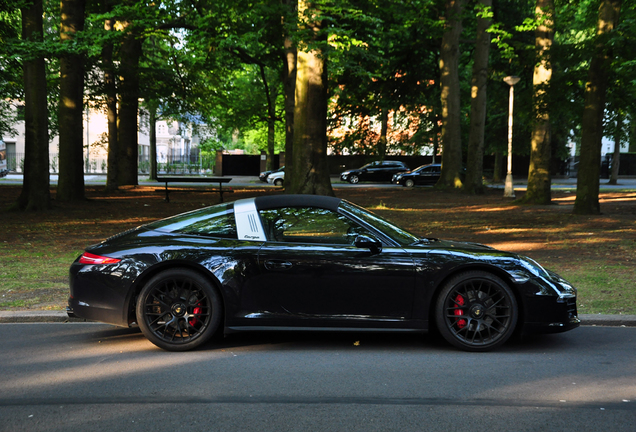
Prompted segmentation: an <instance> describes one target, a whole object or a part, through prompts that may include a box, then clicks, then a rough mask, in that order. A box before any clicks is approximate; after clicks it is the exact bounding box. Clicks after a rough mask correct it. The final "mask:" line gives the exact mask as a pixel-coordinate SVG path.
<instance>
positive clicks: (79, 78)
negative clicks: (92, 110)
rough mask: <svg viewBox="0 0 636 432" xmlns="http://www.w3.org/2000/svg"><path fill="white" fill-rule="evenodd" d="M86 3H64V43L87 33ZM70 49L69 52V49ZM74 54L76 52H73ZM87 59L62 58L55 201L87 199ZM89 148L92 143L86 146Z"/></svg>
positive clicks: (67, 0) (69, 0)
mask: <svg viewBox="0 0 636 432" xmlns="http://www.w3.org/2000/svg"><path fill="white" fill-rule="evenodd" d="M84 9H85V0H62V2H61V17H62V20H61V25H60V39H61V41H62V45H63V46H64V45H65V46H66V47H68V46H70V45H72V44H73V42H74V39H75V34H76V33H77V32H80V31H82V30H83V29H84ZM67 49H69V48H67ZM70 50H72V48H70ZM83 108H84V59H83V55H81V54H77V53H66V54H63V55H62V57H61V58H60V101H59V118H58V120H59V126H60V135H59V146H60V149H59V150H60V152H59V154H60V171H59V181H58V185H57V194H56V195H55V199H56V200H59V201H81V200H84V199H85V196H84V164H83V158H84V145H83V144H84V117H83ZM86 144H87V145H89V144H90V143H88V142H87V143H86Z"/></svg>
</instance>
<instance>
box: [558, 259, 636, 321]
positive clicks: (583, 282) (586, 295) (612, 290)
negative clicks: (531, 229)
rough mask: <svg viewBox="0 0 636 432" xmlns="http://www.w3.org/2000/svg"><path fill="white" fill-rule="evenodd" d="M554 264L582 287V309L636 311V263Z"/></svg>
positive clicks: (570, 280)
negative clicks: (635, 279)
mask: <svg viewBox="0 0 636 432" xmlns="http://www.w3.org/2000/svg"><path fill="white" fill-rule="evenodd" d="M590 264H591V263H588V262H586V263H583V264H581V265H576V266H573V265H569V264H561V265H558V264H554V265H553V266H552V267H553V269H554V270H555V271H557V272H558V273H560V274H561V276H563V277H564V278H565V279H567V280H568V281H569V282H570V283H572V284H573V285H574V286H575V287H576V288H577V289H578V291H579V293H578V294H579V295H578V308H579V313H584V314H585V313H588V314H595V313H608V314H629V315H636V290H634V288H633V287H634V283H633V281H634V278H636V266H633V265H623V264H619V265H590Z"/></svg>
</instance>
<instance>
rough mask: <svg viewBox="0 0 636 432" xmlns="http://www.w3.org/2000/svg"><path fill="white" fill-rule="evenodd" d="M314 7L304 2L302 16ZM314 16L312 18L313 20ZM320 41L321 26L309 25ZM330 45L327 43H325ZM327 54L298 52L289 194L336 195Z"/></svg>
mask: <svg viewBox="0 0 636 432" xmlns="http://www.w3.org/2000/svg"><path fill="white" fill-rule="evenodd" d="M312 9H313V4H312V3H310V2H306V1H304V0H300V1H299V2H298V11H299V15H300V16H303V13H304V12H306V11H308V12H309V14H308V15H312V12H313V10H312ZM312 18H313V17H310V20H311V19H312ZM305 25H306V26H307V28H308V29H310V30H311V31H312V33H313V38H314V41H315V42H316V41H318V38H319V37H321V36H320V30H321V23H320V22H318V21H310V22H308V23H306V24H305ZM322 42H326V41H324V40H323V41H322ZM325 57H326V53H325V52H323V51H320V50H318V49H314V50H311V51H298V54H297V68H298V69H297V75H296V108H295V110H294V148H293V171H292V172H291V173H290V174H291V176H289V177H288V176H287V168H285V177H286V179H285V180H286V186H285V189H286V191H287V192H288V193H299V194H315V195H332V196H333V195H334V193H333V189H332V188H331V180H330V178H329V169H328V165H327V63H326V58H325Z"/></svg>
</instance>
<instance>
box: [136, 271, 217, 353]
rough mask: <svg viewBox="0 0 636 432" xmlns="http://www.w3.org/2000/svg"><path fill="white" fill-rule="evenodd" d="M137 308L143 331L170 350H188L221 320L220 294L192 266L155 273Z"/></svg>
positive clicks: (200, 342)
mask: <svg viewBox="0 0 636 432" xmlns="http://www.w3.org/2000/svg"><path fill="white" fill-rule="evenodd" d="M136 311H137V321H138V323H139V327H140V328H141V331H142V332H143V334H144V335H145V336H146V337H147V338H148V340H149V341H150V342H152V343H153V344H155V345H157V346H158V347H160V348H163V349H165V350H168V351H187V350H190V349H193V348H195V347H197V346H199V345H201V344H203V343H205V342H207V341H208V340H209V339H210V338H211V337H212V336H213V335H214V333H215V332H216V331H217V329H218V328H219V325H220V323H221V299H220V295H219V294H218V292H217V290H216V289H215V288H214V287H213V286H212V285H211V284H210V282H209V281H208V280H207V279H205V278H204V277H203V276H201V275H200V274H199V273H197V272H194V271H192V270H189V269H171V270H166V271H164V272H161V273H159V274H157V275H156V276H155V277H153V278H152V279H151V280H150V281H149V282H148V283H147V284H146V286H145V287H144V288H143V289H142V290H141V292H140V293H139V297H138V299H137V308H136Z"/></svg>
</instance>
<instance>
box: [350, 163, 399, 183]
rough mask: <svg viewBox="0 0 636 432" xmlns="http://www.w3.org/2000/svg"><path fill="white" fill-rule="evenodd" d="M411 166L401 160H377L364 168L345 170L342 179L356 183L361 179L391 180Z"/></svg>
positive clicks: (374, 180)
mask: <svg viewBox="0 0 636 432" xmlns="http://www.w3.org/2000/svg"><path fill="white" fill-rule="evenodd" d="M408 170H409V167H408V166H407V165H406V164H405V163H404V162H401V161H392V160H385V161H375V162H371V163H368V164H366V165H364V166H363V167H362V168H358V169H352V170H347V171H344V172H343V173H341V174H340V179H341V180H343V181H348V182H349V183H351V184H356V183H358V182H361V181H373V182H390V181H391V179H392V178H393V175H394V174H397V173H399V172H404V171H408Z"/></svg>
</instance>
